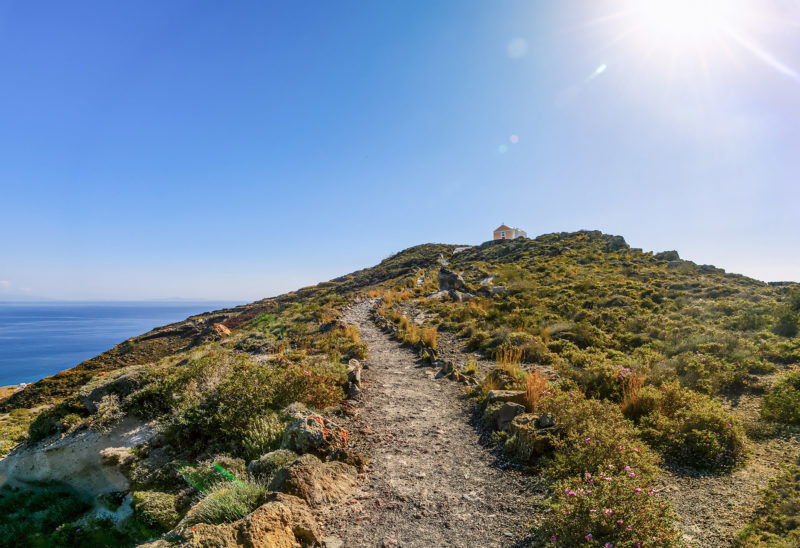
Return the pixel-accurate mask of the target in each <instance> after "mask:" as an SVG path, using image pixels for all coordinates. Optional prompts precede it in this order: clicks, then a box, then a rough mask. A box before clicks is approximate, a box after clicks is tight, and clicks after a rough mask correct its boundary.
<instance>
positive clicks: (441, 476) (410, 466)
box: [324, 301, 535, 548]
mask: <svg viewBox="0 0 800 548" xmlns="http://www.w3.org/2000/svg"><path fill="white" fill-rule="evenodd" d="M371 310H372V303H371V302H370V301H364V302H361V303H358V304H357V305H355V306H354V307H352V308H351V309H349V310H348V311H347V312H346V314H345V316H344V321H345V322H346V323H348V324H353V325H357V326H358V328H359V331H360V334H361V340H362V342H366V343H367V344H368V345H369V356H368V359H367V360H366V361H365V366H366V368H365V371H364V375H363V383H364V394H363V400H362V404H361V407H360V408H359V410H358V415H357V417H356V418H354V419H353V421H352V423H351V425H350V427H351V428H352V429H353V430H354V431H356V432H357V433H358V434H359V435H358V436H357V437H358V438H359V440H360V441H359V442H358V445H357V449H358V450H359V451H361V452H363V453H365V454H366V455H367V456H368V458H369V459H370V463H369V466H368V470H367V474H366V475H365V476H364V477H363V478H362V482H361V484H360V487H359V490H358V492H356V493H355V494H354V496H353V497H352V498H351V499H349V500H347V501H346V502H345V503H344V504H342V505H341V506H340V507H338V508H336V507H334V508H332V509H330V511H329V512H327V516H326V518H325V521H326V523H325V524H324V529H325V530H326V535H328V536H327V537H326V544H327V546H328V547H329V548H333V547H336V546H343V547H346V548H351V547H375V546H383V547H389V546H397V547H401V546H402V547H436V546H447V547H487V548H488V547H501V546H526V545H528V544H529V543H528V542H527V541H526V539H527V536H528V533H529V529H528V527H527V524H526V521H527V520H528V519H529V518H530V517H531V511H532V508H531V506H530V502H529V499H530V498H531V497H532V496H533V495H534V493H535V489H534V486H533V485H532V483H531V482H530V480H529V479H528V478H525V477H523V476H522V474H521V473H520V472H518V471H516V470H501V469H500V468H499V464H498V463H497V462H496V461H497V459H496V458H495V457H494V456H493V455H492V454H491V453H490V452H489V451H488V450H487V449H486V448H484V447H483V446H482V445H481V444H480V443H479V433H478V431H476V429H475V428H474V427H472V426H470V423H469V419H470V413H471V405H470V403H469V401H467V400H466V399H465V398H464V397H463V387H462V386H463V385H461V384H458V383H455V382H452V381H450V380H448V379H446V378H442V379H434V378H433V372H432V370H431V369H430V368H428V367H425V366H424V365H422V364H419V363H418V361H417V358H416V355H415V354H414V353H413V352H412V351H411V350H410V349H408V348H405V347H403V346H402V345H401V344H400V343H399V342H397V341H394V340H392V339H390V337H389V336H388V335H386V334H385V333H383V332H382V331H381V330H379V329H378V327H377V326H376V325H375V324H374V323H373V322H372V320H371V319H370V312H371Z"/></svg>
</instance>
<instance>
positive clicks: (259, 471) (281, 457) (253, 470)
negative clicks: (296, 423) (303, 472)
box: [247, 449, 298, 480]
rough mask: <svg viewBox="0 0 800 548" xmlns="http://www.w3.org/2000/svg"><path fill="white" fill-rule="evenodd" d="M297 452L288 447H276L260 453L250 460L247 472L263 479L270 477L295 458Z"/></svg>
mask: <svg viewBox="0 0 800 548" xmlns="http://www.w3.org/2000/svg"><path fill="white" fill-rule="evenodd" d="M297 456H298V455H297V453H295V452H294V451H289V450H288V449H278V450H277V451H270V452H269V453H266V454H264V455H261V457H259V458H258V459H257V460H254V461H250V463H249V464H248V465H247V473H248V474H249V475H251V476H253V477H255V478H258V479H261V480H265V479H267V478H269V477H271V476H272V475H273V474H274V473H275V472H277V471H278V470H279V469H281V468H282V467H284V466H286V465H287V464H289V463H290V462H294V461H295V460H297Z"/></svg>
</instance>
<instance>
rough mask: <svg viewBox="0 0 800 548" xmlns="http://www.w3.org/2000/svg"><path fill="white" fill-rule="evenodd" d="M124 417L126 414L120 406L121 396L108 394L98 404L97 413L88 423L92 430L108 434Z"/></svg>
mask: <svg viewBox="0 0 800 548" xmlns="http://www.w3.org/2000/svg"><path fill="white" fill-rule="evenodd" d="M124 416H125V412H124V411H123V410H122V407H121V406H120V401H119V396H117V395H116V394H108V395H105V396H103V397H102V399H101V400H100V402H99V403H98V404H97V412H96V413H95V414H94V415H92V416H91V418H89V419H88V420H87V423H88V424H89V427H90V428H91V429H92V430H96V431H98V432H107V431H108V430H110V429H111V427H112V426H114V425H115V424H117V423H118V422H119V421H120V420H122V417H124Z"/></svg>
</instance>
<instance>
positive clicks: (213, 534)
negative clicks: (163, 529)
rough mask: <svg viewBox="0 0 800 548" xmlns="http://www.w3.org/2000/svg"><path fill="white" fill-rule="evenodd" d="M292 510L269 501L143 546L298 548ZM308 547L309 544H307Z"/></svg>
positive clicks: (184, 526) (178, 531)
mask: <svg viewBox="0 0 800 548" xmlns="http://www.w3.org/2000/svg"><path fill="white" fill-rule="evenodd" d="M292 519H293V514H292V510H291V508H290V507H289V506H287V505H286V504H284V503H282V502H279V501H273V502H268V503H266V504H264V505H263V506H260V507H258V508H257V509H256V510H254V511H253V512H252V513H251V514H250V515H248V516H246V517H245V518H242V519H240V520H239V521H235V522H233V523H224V524H220V525H211V524H207V523H198V524H196V525H191V526H190V525H188V524H187V525H181V526H179V527H178V528H177V529H176V530H174V531H172V532H170V533H168V534H167V535H165V537H164V538H163V539H160V540H157V541H155V542H151V543H149V544H143V545H141V546H144V547H147V548H168V547H175V546H178V547H182V548H234V547H245V548H300V547H301V546H303V545H302V544H301V543H300V541H299V540H298V538H297V537H296V536H295V534H294V531H293V530H292V523H293V522H292ZM307 545H308V546H310V545H311V544H307Z"/></svg>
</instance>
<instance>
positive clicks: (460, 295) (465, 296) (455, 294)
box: [450, 290, 475, 303]
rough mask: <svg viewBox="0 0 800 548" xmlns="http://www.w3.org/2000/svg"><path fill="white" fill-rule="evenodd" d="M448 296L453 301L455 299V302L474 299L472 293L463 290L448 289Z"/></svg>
mask: <svg viewBox="0 0 800 548" xmlns="http://www.w3.org/2000/svg"><path fill="white" fill-rule="evenodd" d="M450 297H451V298H452V299H453V300H454V301H457V302H460V303H461V302H466V301H470V300H472V299H474V298H475V295H474V294H473V293H467V292H464V291H456V290H453V291H450Z"/></svg>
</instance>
